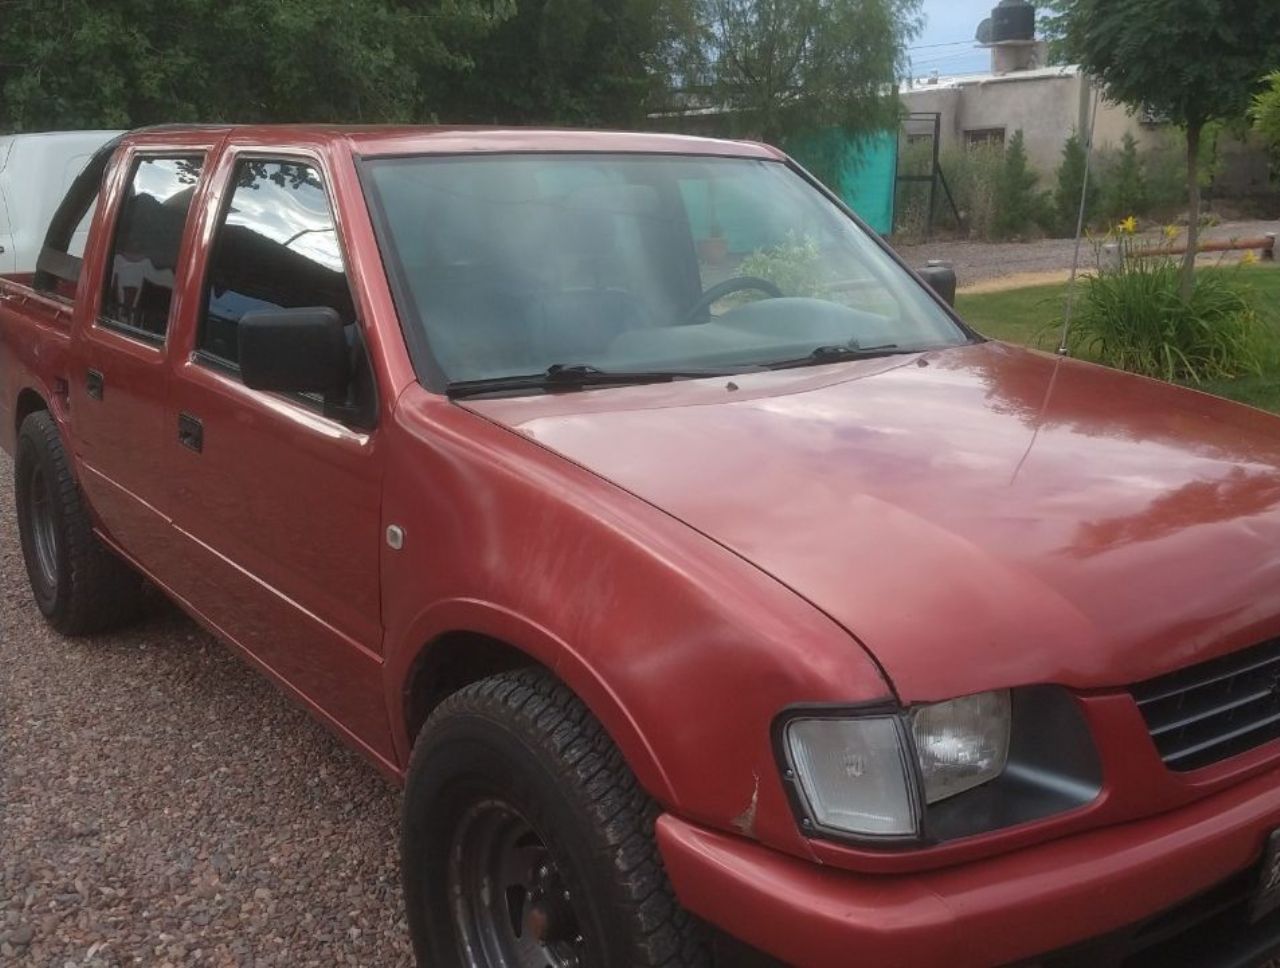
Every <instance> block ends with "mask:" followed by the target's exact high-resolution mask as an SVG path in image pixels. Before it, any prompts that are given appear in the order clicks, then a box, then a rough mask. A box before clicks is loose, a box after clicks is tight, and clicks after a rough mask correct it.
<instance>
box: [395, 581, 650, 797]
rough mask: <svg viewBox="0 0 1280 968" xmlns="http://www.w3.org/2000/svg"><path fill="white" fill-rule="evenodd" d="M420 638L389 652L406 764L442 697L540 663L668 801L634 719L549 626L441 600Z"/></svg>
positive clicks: (400, 747)
mask: <svg viewBox="0 0 1280 968" xmlns="http://www.w3.org/2000/svg"><path fill="white" fill-rule="evenodd" d="M415 628H418V629H420V631H419V632H418V634H416V635H414V636H413V637H411V638H410V639H409V641H410V642H416V643H420V644H418V645H417V646H416V647H406V648H405V649H403V650H402V651H400V652H399V653H398V654H393V655H390V656H389V657H388V659H389V661H388V669H389V675H388V682H387V688H388V697H387V698H388V707H389V712H390V716H391V726H392V730H393V738H394V741H395V744H396V747H397V750H398V753H399V755H400V760H401V762H402V763H407V762H408V758H409V753H410V752H411V750H412V746H413V743H414V740H415V739H416V738H417V733H418V730H420V729H421V727H422V724H423V723H424V722H426V719H427V717H428V716H429V715H430V714H431V711H432V710H433V709H434V708H435V707H436V706H437V705H439V703H440V702H441V701H443V700H444V699H445V698H446V697H447V696H449V695H451V694H452V693H454V692H456V691H457V690H458V689H461V688H463V687H465V686H467V685H470V684H471V683H473V682H476V681H478V680H480V679H484V678H487V677H488V676H491V675H496V674H497V673H499V672H503V671H508V670H511V669H517V668H523V667H529V666H533V667H541V668H544V669H546V670H547V671H548V672H550V673H551V675H553V676H554V677H555V678H557V679H558V680H559V681H560V682H562V683H564V685H565V686H566V687H567V688H568V689H569V690H570V691H571V692H573V693H574V695H576V696H577V697H578V698H579V699H581V700H582V702H583V703H584V704H585V705H586V707H587V708H588V709H589V710H590V711H591V713H592V715H594V716H595V717H596V719H597V720H599V721H600V723H601V725H602V726H603V727H604V730H605V732H606V733H608V734H609V737H610V738H611V739H612V740H613V742H614V743H615V745H617V747H618V749H619V750H620V751H621V753H622V755H623V757H624V758H625V759H626V761H627V763H628V765H629V766H630V767H631V769H632V771H633V772H634V773H635V775H636V778H637V779H638V780H639V781H640V784H641V785H642V786H643V787H644V788H645V790H646V791H647V792H648V793H649V794H650V795H651V796H652V797H654V799H656V800H658V802H660V803H663V804H667V805H669V804H672V803H674V801H675V794H674V790H673V788H672V784H671V782H670V779H669V777H668V776H667V773H666V771H664V770H663V769H662V767H661V765H660V763H659V761H658V757H657V754H656V752H655V751H654V749H653V747H652V745H651V744H650V743H649V741H648V739H647V737H646V736H645V735H644V732H643V731H642V730H641V729H640V727H639V724H638V723H637V722H636V721H635V719H634V718H633V717H632V716H631V715H630V713H629V711H628V710H627V709H626V707H625V705H624V704H623V703H622V702H621V701H620V700H619V698H618V697H617V696H616V694H615V693H614V692H613V691H612V690H611V689H610V688H609V687H608V686H607V685H606V683H605V681H604V679H603V677H602V676H601V675H600V674H599V672H598V670H596V669H595V668H594V667H593V666H592V665H591V664H590V663H589V662H587V661H586V660H585V659H584V658H583V656H582V655H580V654H579V653H578V652H576V651H575V650H574V649H572V648H571V647H570V646H569V645H568V644H567V643H565V642H563V641H562V640H560V639H558V638H556V637H555V636H554V635H552V634H551V633H550V632H548V631H547V630H545V629H542V628H540V627H538V626H536V625H533V624H531V623H529V622H527V621H526V620H525V619H523V618H522V617H520V616H518V615H516V614H515V613H513V612H510V611H508V610H506V609H502V608H499V607H498V606H494V605H490V604H488V603H480V602H474V601H452V602H445V603H441V604H439V605H437V606H434V607H432V608H430V609H428V610H427V612H426V613H425V614H424V616H423V617H422V619H421V620H420V621H419V622H418V623H415Z"/></svg>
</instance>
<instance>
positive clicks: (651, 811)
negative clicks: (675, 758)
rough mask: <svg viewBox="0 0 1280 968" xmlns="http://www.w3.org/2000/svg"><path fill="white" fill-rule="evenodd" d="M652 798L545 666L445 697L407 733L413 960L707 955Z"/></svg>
mask: <svg viewBox="0 0 1280 968" xmlns="http://www.w3.org/2000/svg"><path fill="white" fill-rule="evenodd" d="M655 814H656V807H655V805H654V804H653V802H652V801H651V800H650V799H649V798H648V797H647V796H646V795H645V793H644V792H643V791H642V790H641V789H640V787H639V785H638V784H637V783H636V780H635V777H634V776H633V775H632V774H631V772H630V770H629V769H628V768H627V766H626V763H625V762H623V760H622V756H621V754H620V753H619V752H618V750H617V749H616V747H614V745H613V743H612V742H611V741H610V739H609V737H608V736H607V735H606V734H605V732H604V730H603V728H602V727H601V726H600V724H599V723H598V722H596V720H595V719H594V718H593V717H592V715H591V714H590V712H588V711H587V709H586V707H585V706H583V704H582V702H581V701H580V700H579V699H578V698H577V697H575V696H574V695H573V694H572V693H571V692H569V690H568V689H566V688H565V687H564V686H563V685H561V684H560V683H558V682H557V681H555V680H554V679H553V678H551V676H549V675H548V674H547V673H545V672H543V671H541V670H533V669H527V670H520V671H516V672H510V673H504V674H502V675H497V676H494V677H492V678H489V679H485V680H483V681H481V682H478V683H475V684H473V685H471V686H468V687H466V688H464V689H462V690H460V691H459V692H457V693H455V694H454V695H452V696H450V697H449V698H448V699H446V700H445V701H444V702H443V703H441V705H440V707H439V708H438V709H437V710H436V711H435V712H434V713H433V714H432V715H431V717H430V719H429V720H428V721H427V724H426V726H425V727H423V730H422V734H421V736H420V737H419V739H418V742H417V745H416V746H415V748H414V753H413V760H412V762H411V764H410V768H409V776H408V782H407V784H406V788H405V799H404V827H403V839H402V858H401V859H402V865H403V877H404V886H405V901H406V904H407V908H408V920H409V927H410V931H411V932H412V934H413V942H414V948H415V951H416V952H417V957H418V962H419V964H421V965H423V966H428V965H429V966H432V968H437V966H455V965H457V966H463V968H704V966H706V965H707V964H708V954H707V949H706V946H705V944H704V942H703V939H702V937H701V932H700V930H699V926H698V925H697V924H696V922H695V921H694V920H693V918H691V917H690V915H689V914H688V913H687V912H685V911H684V910H683V909H682V908H681V907H680V905H679V903H678V902H677V901H676V899H675V897H674V895H673V894H672V891H671V886H670V884H669V882H668V880H667V876H666V873H665V871H664V870H663V868H662V862H661V859H660V857H659V856H658V850H657V846H656V845H655V843H654V840H653V820H654V816H655Z"/></svg>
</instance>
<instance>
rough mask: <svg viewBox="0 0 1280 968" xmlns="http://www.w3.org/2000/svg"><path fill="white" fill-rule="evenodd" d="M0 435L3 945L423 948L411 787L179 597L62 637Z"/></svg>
mask: <svg viewBox="0 0 1280 968" xmlns="http://www.w3.org/2000/svg"><path fill="white" fill-rule="evenodd" d="M12 479H13V465H12V463H11V462H10V461H9V459H8V458H7V457H5V456H3V455H2V454H0V965H6V966H7V965H22V966H26V965H32V966H40V968H45V966H52V968H67V966H72V965H74V966H76V968H84V966H89V968H93V966H98V968H102V966H116V965H135V964H142V965H147V966H164V965H175V966H176V965H282V966H283V965H288V966H306V965H316V966H320V965H323V966H331V965H363V966H378V968H381V966H392V968H394V966H397V965H408V964H410V958H409V949H408V943H407V935H406V930H405V926H404V919H403V916H402V913H401V900H400V888H399V881H398V873H397V862H396V853H397V839H396V838H397V828H398V817H397V811H398V809H399V802H400V797H399V794H398V792H396V791H395V790H394V789H393V788H392V787H391V786H390V785H389V784H388V783H387V782H386V781H385V780H383V779H382V777H381V775H380V774H378V773H377V772H376V771H375V770H374V769H373V768H372V767H370V766H368V765H366V764H365V763H364V762H363V761H362V760H360V759H359V758H358V757H357V756H356V755H355V754H353V753H350V752H348V751H347V750H346V748H345V747H343V746H342V745H341V744H340V743H339V742H338V740H336V739H335V738H333V737H332V736H331V735H330V734H329V733H328V732H326V731H325V730H324V729H323V728H322V727H320V726H319V725H317V724H316V723H314V722H313V721H312V720H311V719H310V718H309V717H308V716H307V715H306V714H305V713H303V712H302V711H301V710H300V709H298V708H297V707H295V706H294V705H293V704H292V703H291V702H289V701H288V700H286V699H285V698H284V697H283V696H282V695H281V694H280V693H278V692H277V691H276V689H275V687H273V686H272V685H271V684H269V683H268V682H267V681H266V680H265V679H263V678H262V677H261V676H259V675H258V674H257V673H256V672H253V671H252V670H250V669H249V668H248V667H247V666H245V665H244V664H243V663H241V661H240V660H239V659H238V658H236V657H235V656H233V655H232V654H231V653H230V652H229V651H227V650H226V649H225V648H224V647H222V646H221V645H219V644H218V643H217V642H215V641H214V640H213V639H212V638H211V637H210V636H209V635H207V634H206V633H204V632H203V631H201V630H200V629H199V628H198V627H197V626H195V625H194V624H193V623H192V622H190V621H189V620H187V619H186V618H185V617H183V616H182V615H180V614H179V613H178V612H177V611H176V610H175V609H173V608H172V607H170V606H168V605H166V604H161V603H157V606H156V608H155V610H154V614H153V615H152V616H151V617H150V618H149V619H148V620H147V621H146V622H145V623H144V624H143V625H141V626H140V627H137V628H133V629H130V630H128V631H125V632H122V633H119V634H116V635H109V636H100V637H97V638H91V639H80V640H67V639H63V638H60V637H59V636H58V635H56V634H54V633H53V632H51V631H50V630H49V629H48V628H47V627H46V626H45V625H44V623H43V621H42V620H41V618H40V614H39V612H38V611H37V609H36V607H35V605H34V603H33V602H32V600H31V596H30V593H29V592H28V589H27V579H26V574H25V571H24V569H23V565H22V555H21V552H20V550H19V548H18V536H17V528H16V525H15V523H14V516H13V489H12Z"/></svg>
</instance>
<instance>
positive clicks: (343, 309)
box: [200, 160, 355, 363]
mask: <svg viewBox="0 0 1280 968" xmlns="http://www.w3.org/2000/svg"><path fill="white" fill-rule="evenodd" d="M302 306H328V307H330V308H332V309H334V310H336V311H337V313H338V315H339V316H340V317H341V318H342V321H343V322H344V323H346V324H348V325H351V324H353V323H354V322H355V309H354V307H353V304H352V301H351V290H350V288H349V287H348V286H347V277H346V273H345V270H344V267H343V262H342V250H341V249H340V248H339V246H338V237H337V232H336V230H335V227H334V224H333V213H332V211H331V209H330V208H329V199H328V195H327V194H326V192H325V188H324V184H323V183H322V182H321V180H320V174H319V172H317V171H316V170H315V169H314V168H312V167H311V166H309V165H303V164H298V163H296V162H284V161H259V160H253V161H243V162H241V163H240V165H239V166H238V167H237V168H236V176H235V190H234V192H233V194H232V196H231V204H230V206H229V207H228V209H227V212H226V214H225V216H224V217H223V222H222V225H221V226H220V227H219V229H218V235H217V238H216V239H215V241H214V250H213V260H212V263H211V266H210V270H209V283H208V296H207V302H206V306H205V315H204V322H203V325H202V327H201V331H200V348H201V349H202V350H204V351H205V352H206V353H209V354H212V355H213V356H216V357H217V358H218V359H221V360H224V361H226V362H229V363H235V362H237V361H238V359H239V347H238V345H237V333H236V328H237V326H238V325H239V323H240V318H241V317H242V316H243V315H244V314H245V313H247V312H250V311H251V310H255V309H273V308H281V309H291V308H298V307H302Z"/></svg>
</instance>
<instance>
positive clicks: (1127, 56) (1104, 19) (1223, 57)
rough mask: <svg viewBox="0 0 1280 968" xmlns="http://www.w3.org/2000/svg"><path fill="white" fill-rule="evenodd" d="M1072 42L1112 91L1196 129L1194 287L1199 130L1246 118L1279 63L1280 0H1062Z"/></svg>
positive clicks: (1190, 137) (1189, 263)
mask: <svg viewBox="0 0 1280 968" xmlns="http://www.w3.org/2000/svg"><path fill="white" fill-rule="evenodd" d="M1062 16H1063V18H1064V19H1063V20H1062V22H1061V28H1062V35H1063V37H1064V44H1065V50H1066V52H1067V53H1068V55H1070V57H1071V59H1073V60H1075V61H1076V62H1077V63H1079V64H1080V65H1081V66H1082V67H1083V68H1084V69H1085V70H1086V71H1087V72H1088V73H1089V74H1091V75H1093V76H1094V77H1096V78H1097V79H1098V80H1099V81H1100V82H1101V84H1102V87H1103V91H1104V93H1105V94H1106V95H1107V97H1108V98H1110V99H1111V100H1112V101H1118V102H1120V103H1123V104H1127V105H1130V106H1131V107H1133V108H1135V109H1142V108H1146V109H1148V110H1152V111H1155V112H1157V113H1158V114H1161V115H1164V116H1167V117H1168V118H1169V119H1170V120H1171V121H1173V122H1174V123H1176V124H1178V125H1180V126H1182V127H1183V128H1185V129H1186V132H1187V170H1188V181H1187V187H1188V198H1189V202H1190V215H1189V223H1190V224H1189V231H1188V239H1187V245H1188V252H1187V258H1186V259H1185V260H1184V262H1183V270H1182V272H1183V276H1182V278H1183V289H1184V296H1189V295H1190V290H1191V286H1192V273H1193V270H1194V264H1195V245H1196V237H1197V232H1198V224H1199V214H1200V190H1199V184H1198V181H1197V178H1196V172H1197V168H1198V162H1199V151H1200V134H1201V132H1202V130H1203V129H1204V126H1205V125H1206V124H1208V123H1209V122H1210V121H1213V120H1214V119H1218V118H1239V117H1241V116H1243V115H1244V113H1245V110H1246V108H1248V106H1249V101H1250V97H1251V95H1252V94H1253V93H1254V92H1255V91H1256V90H1257V89H1258V87H1259V84H1260V79H1261V78H1262V76H1263V75H1264V74H1265V73H1266V72H1267V71H1269V70H1273V69H1275V67H1276V65H1277V64H1280V3H1275V2H1259V0H1063V8H1062Z"/></svg>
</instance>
